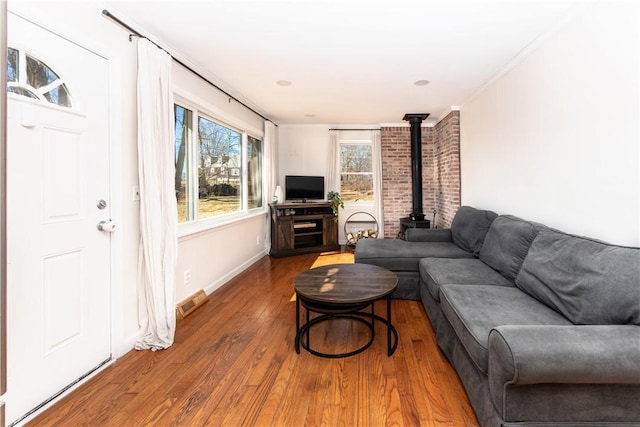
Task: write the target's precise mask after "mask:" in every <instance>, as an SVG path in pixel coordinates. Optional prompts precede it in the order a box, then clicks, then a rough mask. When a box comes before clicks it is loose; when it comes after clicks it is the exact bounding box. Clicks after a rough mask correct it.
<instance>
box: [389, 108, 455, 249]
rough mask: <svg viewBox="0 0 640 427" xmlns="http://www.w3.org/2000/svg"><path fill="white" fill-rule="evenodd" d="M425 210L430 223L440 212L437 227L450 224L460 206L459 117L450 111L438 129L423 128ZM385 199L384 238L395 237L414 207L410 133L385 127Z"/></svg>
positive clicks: (405, 130)
mask: <svg viewBox="0 0 640 427" xmlns="http://www.w3.org/2000/svg"><path fill="white" fill-rule="evenodd" d="M421 132H422V204H423V206H422V208H423V211H424V214H425V215H426V219H429V220H431V219H432V216H433V213H432V212H433V210H434V209H435V210H437V212H438V215H437V220H436V222H437V225H438V228H446V227H448V226H449V225H450V224H451V219H452V218H453V215H454V214H455V212H456V211H457V210H458V207H459V206H460V115H459V113H458V112H457V111H453V112H451V113H450V114H449V115H447V117H445V118H444V119H443V120H441V121H440V122H439V123H438V124H437V125H436V126H435V127H422V128H421ZM380 138H381V146H382V199H383V205H384V224H383V227H384V235H385V236H386V237H387V238H391V239H393V238H395V237H396V236H397V235H398V231H399V229H400V223H399V220H400V218H402V217H406V216H408V215H409V213H410V212H411V210H412V206H411V130H410V128H409V126H399V127H383V128H382V129H381V136H380Z"/></svg>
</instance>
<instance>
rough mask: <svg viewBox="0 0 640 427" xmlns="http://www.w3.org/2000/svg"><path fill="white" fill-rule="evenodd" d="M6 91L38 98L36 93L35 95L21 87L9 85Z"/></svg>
mask: <svg viewBox="0 0 640 427" xmlns="http://www.w3.org/2000/svg"><path fill="white" fill-rule="evenodd" d="M7 92H11V93H15V94H16V95H22V96H26V97H28V98H33V99H38V95H36V94H35V93H33V92H31V91H30V90H27V89H25V88H23V87H18V86H9V87H8V88H7Z"/></svg>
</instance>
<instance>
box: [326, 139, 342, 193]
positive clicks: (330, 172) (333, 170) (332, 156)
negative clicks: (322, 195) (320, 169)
mask: <svg viewBox="0 0 640 427" xmlns="http://www.w3.org/2000/svg"><path fill="white" fill-rule="evenodd" d="M325 190H326V191H325V192H326V193H328V192H329V191H337V192H340V181H339V179H338V131H337V130H335V129H331V130H329V153H328V157H327V188H326V189H325Z"/></svg>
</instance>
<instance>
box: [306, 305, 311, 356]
mask: <svg viewBox="0 0 640 427" xmlns="http://www.w3.org/2000/svg"><path fill="white" fill-rule="evenodd" d="M305 311H306V312H307V323H305V325H307V348H311V344H309V340H310V336H311V331H310V330H309V327H308V326H309V308H308V307H307V308H306V309H305Z"/></svg>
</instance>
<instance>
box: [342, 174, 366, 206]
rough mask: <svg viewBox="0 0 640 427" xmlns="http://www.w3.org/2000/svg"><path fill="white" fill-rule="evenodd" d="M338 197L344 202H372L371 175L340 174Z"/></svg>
mask: <svg viewBox="0 0 640 427" xmlns="http://www.w3.org/2000/svg"><path fill="white" fill-rule="evenodd" d="M340 195H341V197H342V200H343V201H344V202H373V174H371V173H365V174H341V175H340Z"/></svg>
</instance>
